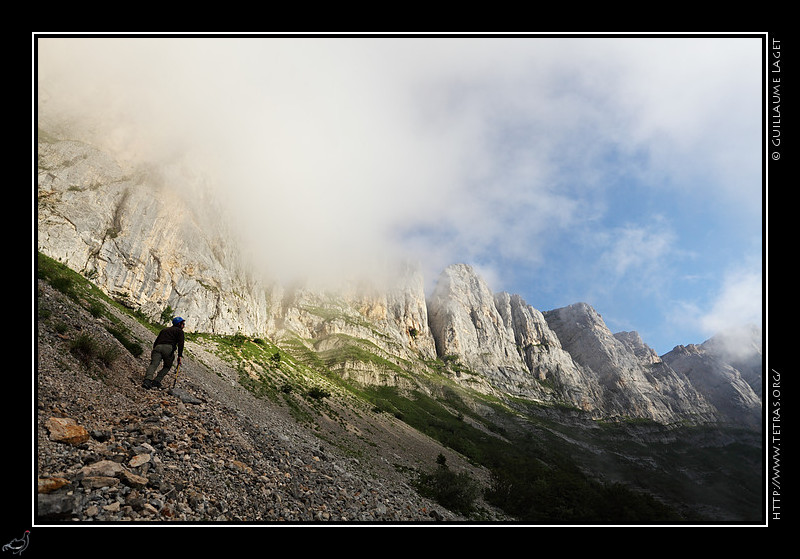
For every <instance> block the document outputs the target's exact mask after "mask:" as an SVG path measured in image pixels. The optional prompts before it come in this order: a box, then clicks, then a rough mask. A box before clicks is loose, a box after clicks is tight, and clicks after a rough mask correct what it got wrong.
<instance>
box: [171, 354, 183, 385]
mask: <svg viewBox="0 0 800 559" xmlns="http://www.w3.org/2000/svg"><path fill="white" fill-rule="evenodd" d="M180 372H181V360H180V359H178V366H177V367H175V380H173V381H172V388H175V385H176V384H178V373H180Z"/></svg>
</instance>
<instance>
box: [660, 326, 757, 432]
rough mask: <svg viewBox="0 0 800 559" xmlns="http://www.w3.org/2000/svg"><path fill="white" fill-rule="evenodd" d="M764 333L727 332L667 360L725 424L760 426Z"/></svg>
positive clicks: (678, 351) (684, 348) (683, 348)
mask: <svg viewBox="0 0 800 559" xmlns="http://www.w3.org/2000/svg"><path fill="white" fill-rule="evenodd" d="M761 352H762V346H761V331H760V330H759V329H756V328H752V329H749V331H747V332H742V331H737V332H725V333H722V334H720V335H718V336H715V337H713V338H711V339H709V340H707V341H706V342H704V343H702V344H700V345H695V344H690V345H688V346H682V345H681V346H678V347H676V348H675V349H673V350H672V351H670V352H669V353H667V354H666V355H664V361H665V362H666V363H669V366H670V367H672V368H673V369H674V370H676V371H679V372H680V373H681V374H683V375H685V376H686V377H687V378H688V379H690V381H691V383H692V384H693V385H694V386H696V387H698V390H700V391H701V392H702V393H703V394H704V395H705V396H706V397H707V399H708V401H709V402H711V403H712V404H713V405H714V406H715V408H716V409H717V410H719V412H720V414H721V415H722V416H723V417H724V419H725V420H726V421H729V422H732V423H739V424H743V425H748V426H751V427H759V426H760V425H761V421H762V396H761Z"/></svg>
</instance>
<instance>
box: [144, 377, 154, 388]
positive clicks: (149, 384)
mask: <svg viewBox="0 0 800 559" xmlns="http://www.w3.org/2000/svg"><path fill="white" fill-rule="evenodd" d="M142 387H144V388H146V389H148V390H150V389H151V388H153V381H152V380H150V379H149V378H146V379H144V382H143V383H142Z"/></svg>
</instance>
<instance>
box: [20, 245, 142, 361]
mask: <svg viewBox="0 0 800 559" xmlns="http://www.w3.org/2000/svg"><path fill="white" fill-rule="evenodd" d="M36 272H37V277H38V278H40V279H43V280H46V281H47V282H48V283H49V284H50V285H52V286H53V288H55V289H57V290H58V291H60V292H62V293H63V294H64V295H66V296H67V297H69V298H70V299H72V300H73V301H75V302H76V303H78V304H79V305H81V306H83V307H84V308H86V310H87V311H88V312H89V314H91V315H92V316H93V317H95V318H103V319H104V320H103V324H104V325H105V327H106V330H108V332H109V333H110V334H111V335H112V336H114V337H115V338H116V339H117V340H118V341H119V342H120V343H121V344H122V345H123V347H125V349H127V350H128V351H129V352H130V353H131V355H133V356H134V357H139V356H140V355H141V354H142V353H143V351H144V349H143V347H142V344H141V343H140V342H139V340H136V339H135V338H134V337H133V335H132V334H131V331H130V329H129V328H128V327H127V326H125V324H123V323H122V322H121V321H120V320H119V319H118V318H117V316H116V315H115V314H114V313H111V312H108V309H107V306H111V305H114V306H117V307H119V305H117V304H116V303H114V302H113V301H112V300H111V299H109V298H108V297H107V296H106V295H105V294H104V293H103V292H102V291H100V289H98V288H97V287H96V286H95V285H94V284H92V283H91V282H90V281H89V280H87V279H86V278H84V277H83V276H81V275H80V274H78V273H76V272H74V271H72V270H70V269H69V268H68V267H66V266H64V265H62V264H59V263H58V262H56V261H55V260H53V259H52V258H48V257H47V256H44V255H43V254H38V256H37V266H36ZM59 328H61V329H62V331H64V330H63V329H64V328H65V326H64V325H63V324H62V325H60V326H59ZM84 337H85V336H84ZM74 344H76V346H77V347H75V348H73V351H72V353H73V354H76V355H79V356H81V357H82V359H83V360H84V361H85V360H86V359H89V358H90V357H91V356H97V357H98V358H99V359H100V361H101V362H103V363H104V364H106V366H107V365H108V364H109V363H110V361H111V360H112V357H115V355H114V354H113V353H114V352H113V348H104V347H100V346H99V343H98V342H94V343H90V342H89V341H88V340H86V339H80V340H75V341H74Z"/></svg>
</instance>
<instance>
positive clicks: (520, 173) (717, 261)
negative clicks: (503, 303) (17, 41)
mask: <svg viewBox="0 0 800 559" xmlns="http://www.w3.org/2000/svg"><path fill="white" fill-rule="evenodd" d="M100 42H102V46H99V43H100ZM38 47H39V60H38V63H39V64H38V71H39V80H40V86H42V89H45V90H46V91H47V93H48V103H49V106H56V105H59V104H60V105H62V106H63V107H68V108H70V110H74V111H85V112H88V113H90V114H92V115H93V117H94V118H95V119H98V122H100V123H101V124H99V125H96V126H95V127H94V132H95V133H97V135H98V137H103V138H105V140H104V141H106V142H108V143H109V145H112V144H113V146H112V147H114V148H115V149H118V150H119V151H120V153H121V154H125V155H126V156H132V157H137V158H142V159H145V160H149V161H155V162H159V161H164V162H171V161H173V160H175V159H177V158H183V157H186V158H189V159H192V160H194V161H199V162H202V165H203V166H204V167H206V169H205V170H206V171H207V172H208V173H209V175H210V176H211V177H213V180H211V181H210V183H212V184H214V185H215V188H217V189H218V192H219V203H220V205H221V206H223V207H222V208H221V210H224V211H226V212H229V213H231V214H232V215H235V216H236V223H237V226H238V227H240V233H241V234H242V235H243V237H244V238H247V239H250V240H252V241H253V242H252V245H251V246H250V248H251V252H253V253H254V254H256V255H257V256H259V260H260V262H262V263H264V267H265V268H266V269H267V270H268V271H269V272H270V273H274V274H278V275H287V276H288V275H292V274H299V273H328V274H334V275H335V274H336V273H337V271H339V270H342V269H344V270H352V269H356V268H358V267H359V266H364V263H366V262H373V261H381V260H383V259H393V258H401V257H408V258H413V259H416V260H419V261H420V262H421V263H422V265H423V266H424V268H425V270H426V276H427V278H428V281H429V283H431V282H432V281H434V280H435V276H436V274H437V273H438V271H440V270H441V269H442V268H443V267H444V266H446V265H447V264H450V263H454V262H467V263H469V264H471V265H473V266H474V267H475V268H476V269H477V270H479V271H480V273H481V274H482V275H483V277H484V278H485V279H486V280H487V282H488V283H489V284H490V285H491V286H492V288H493V289H494V290H496V291H500V290H505V291H510V292H513V293H519V294H520V295H522V296H523V297H524V298H525V300H526V301H527V302H528V303H529V304H531V305H532V306H534V307H535V308H537V309H539V310H542V311H545V310H549V309H552V308H556V307H560V306H564V305H568V304H571V303H574V302H578V301H584V302H587V303H589V304H591V305H592V306H593V307H595V309H596V310H597V311H598V312H599V313H600V314H601V315H602V316H603V318H604V319H605V321H606V323H607V325H608V326H609V328H610V329H611V330H612V331H614V332H616V331H620V330H637V331H638V332H639V333H640V334H641V335H642V338H643V339H644V341H645V342H647V343H648V344H649V345H650V346H651V347H653V348H654V349H655V350H656V351H657V352H658V353H659V354H663V353H665V352H667V351H669V350H671V349H672V348H673V347H674V346H675V345H677V344H688V343H701V342H702V341H704V340H705V339H707V338H708V337H710V336H711V335H712V334H713V333H715V332H716V331H718V330H720V329H721V328H722V327H725V326H730V325H735V324H737V323H747V322H757V323H760V321H761V313H762V309H761V301H762V296H761V274H762V239H761V232H762V209H763V208H762V206H761V201H762V174H761V150H762V146H761V118H762V114H763V106H762V99H761V95H762V74H761V63H762V52H761V48H762V44H761V39H760V38H741V39H732V38H721V37H711V38H707V37H703V38H700V37H694V38H693V37H689V38H685V37H682V38H645V37H626V38H621V39H616V38H610V37H597V38H577V37H571V38H566V39H556V38H516V39H506V38H497V37H493V38H476V39H460V38H414V39H411V38H381V39H366V38H356V39H345V38H335V39H328V40H322V39H308V38H303V39H299V38H295V39H288V40H282V39H275V38H270V39H264V38H248V39H244V40H233V39H225V40H222V39H219V38H209V39H200V40H194V39H183V38H181V39H175V40H171V39H153V38H148V39H139V38H136V39H132V40H119V39H117V40H109V39H102V38H91V39H88V40H77V39H69V40H66V41H65V40H63V39H40V40H39V43H38ZM75 78H79V79H75ZM187 160H188V159H187Z"/></svg>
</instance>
